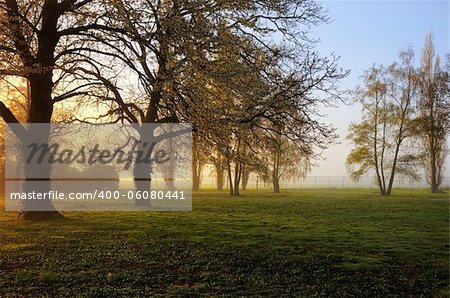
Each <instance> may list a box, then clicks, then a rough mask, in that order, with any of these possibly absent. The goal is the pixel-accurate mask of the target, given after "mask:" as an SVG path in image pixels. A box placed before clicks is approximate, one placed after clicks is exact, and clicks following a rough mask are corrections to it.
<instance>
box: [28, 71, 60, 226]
mask: <svg viewBox="0 0 450 298" xmlns="http://www.w3.org/2000/svg"><path fill="white" fill-rule="evenodd" d="M30 88H31V90H30V91H31V92H30V94H31V100H30V102H31V104H30V111H29V114H28V122H29V123H50V122H51V118H52V114H53V102H52V88H53V82H52V72H51V71H50V72H47V73H45V74H36V75H31V76H30ZM36 135H39V136H40V139H39V140H36V142H38V143H41V144H42V143H48V142H49V138H50V124H49V125H48V130H47V131H46V132H44V131H42V128H40V129H39V133H37V134H36V133H33V128H30V130H29V132H28V133H27V136H26V137H27V141H26V142H27V143H30V139H29V138H32V137H33V136H36ZM24 153H25V152H24ZM34 171H39V177H45V179H46V180H43V181H39V182H38V183H36V181H30V180H28V179H29V178H33V176H34V175H35V173H33V172H34ZM50 175H51V165H50V164H48V163H42V164H40V165H39V167H38V168H37V169H36V168H35V166H33V167H30V166H29V165H27V164H25V177H26V178H25V179H26V181H25V182H24V185H23V190H24V192H25V193H29V192H33V191H35V192H40V193H46V192H49V191H50V189H51V182H50ZM37 204H39V205H37ZM36 209H38V210H39V209H44V210H48V211H33V210H36ZM21 216H22V217H23V218H24V219H32V220H41V219H48V218H52V217H55V216H61V214H60V213H59V212H57V211H56V209H55V208H54V206H53V203H52V202H51V201H50V200H41V201H37V202H36V201H31V200H26V201H24V206H23V211H22V212H21Z"/></svg>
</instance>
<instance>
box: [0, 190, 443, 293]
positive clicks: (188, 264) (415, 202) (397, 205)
mask: <svg viewBox="0 0 450 298" xmlns="http://www.w3.org/2000/svg"><path fill="white" fill-rule="evenodd" d="M1 204H3V202H2V203H1ZM0 207H1V209H2V210H3V205H2V206H0ZM193 208H194V211H193V212H186V213H181V212H168V213H160V212H152V213H143V212H114V213H102V212H86V213H81V212H71V213H66V214H65V218H62V219H58V220H54V221H48V222H38V223H37V222H28V221H23V220H20V219H17V215H16V214H14V213H5V212H4V211H0V296H1V297H14V296H18V297H20V296H26V297H37V296H50V297H53V296H61V297H71V296H97V297H98V296H100V297H118V296H119V297H120V296H122V297H123V296H133V297H136V296H142V297H143V296H150V295H155V296H158V295H161V296H195V295H197V296H272V297H286V296H305V297H311V296H335V297H342V296H360V297H361V296H363V297H365V296H378V297H383V296H401V297H406V296H421V295H422V296H426V297H428V296H438V297H448V295H449V290H448V287H449V194H448V193H442V194H438V195H431V194H428V192H426V191H417V190H410V191H400V190H396V191H395V195H394V196H393V197H390V198H381V197H379V196H377V195H376V194H374V193H371V192H370V190H331V191H328V190H314V191H313V190H301V191H286V192H285V193H282V194H279V195H274V194H271V193H270V192H268V191H259V192H247V193H244V194H243V196H242V197H240V198H230V197H228V196H227V194H226V193H219V194H217V193H215V192H201V193H195V194H194V207H193Z"/></svg>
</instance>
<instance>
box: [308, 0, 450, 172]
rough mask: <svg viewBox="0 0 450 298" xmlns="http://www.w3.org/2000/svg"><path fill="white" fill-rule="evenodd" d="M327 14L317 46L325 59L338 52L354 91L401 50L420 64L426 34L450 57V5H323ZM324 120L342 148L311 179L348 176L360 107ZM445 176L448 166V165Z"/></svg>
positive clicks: (348, 85)
mask: <svg viewBox="0 0 450 298" xmlns="http://www.w3.org/2000/svg"><path fill="white" fill-rule="evenodd" d="M322 5H323V6H324V7H325V8H326V9H328V16H329V17H330V18H331V19H332V20H333V21H332V22H331V23H330V24H326V25H321V26H319V27H318V28H315V29H314V30H313V36H314V37H315V38H320V40H321V41H320V43H319V44H318V45H317V49H318V51H319V52H320V53H321V54H322V55H329V54H330V53H332V52H334V53H335V54H336V55H338V56H340V57H341V60H340V63H339V65H340V66H341V67H343V68H347V69H350V70H351V74H350V76H349V77H348V78H346V79H345V80H344V81H343V82H342V84H341V86H342V87H343V88H347V89H353V88H354V87H355V86H356V85H358V84H359V83H360V76H361V74H362V73H363V71H364V70H365V69H367V68H368V67H370V66H371V65H372V64H374V63H375V64H384V65H388V64H390V63H392V62H394V61H396V60H397V58H398V53H399V51H400V50H402V49H405V48H407V47H409V46H410V47H412V48H413V49H414V51H415V52H416V63H419V61H420V55H421V52H422V48H423V44H424V40H425V35H426V34H427V33H428V32H433V34H434V41H435V49H436V52H437V54H440V55H441V56H443V55H444V54H445V53H449V52H450V41H449V16H450V6H449V1H407V0H401V1H387V0H384V1H364V0H362V1H337V0H328V1H322ZM325 113H327V114H328V117H327V118H326V119H324V121H326V122H327V123H331V124H333V125H334V126H335V127H336V128H337V129H338V133H339V135H340V136H341V144H340V145H335V146H333V147H331V148H330V149H328V150H326V151H325V152H324V154H323V156H324V157H325V158H326V160H325V161H318V165H319V166H318V167H316V168H313V170H312V173H311V175H318V176H328V175H332V176H341V175H347V172H346V169H345V158H346V156H347V154H348V153H349V151H350V149H351V145H350V144H349V143H348V141H346V140H345V136H346V135H347V128H348V126H349V124H350V123H351V122H358V121H359V120H360V115H361V109H360V107H359V106H358V105H354V106H345V105H341V106H340V107H339V108H337V109H332V110H326V111H325ZM447 165H448V166H447V171H446V173H447V175H446V176H447V177H448V176H450V175H449V174H450V162H449V161H448V160H447Z"/></svg>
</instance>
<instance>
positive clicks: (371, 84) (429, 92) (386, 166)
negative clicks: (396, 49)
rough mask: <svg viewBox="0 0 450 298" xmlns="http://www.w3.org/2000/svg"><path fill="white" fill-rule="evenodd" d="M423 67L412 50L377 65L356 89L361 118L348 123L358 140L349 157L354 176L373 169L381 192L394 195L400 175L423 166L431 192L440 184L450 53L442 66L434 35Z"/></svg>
mask: <svg viewBox="0 0 450 298" xmlns="http://www.w3.org/2000/svg"><path fill="white" fill-rule="evenodd" d="M420 62H421V63H420V66H419V67H416V66H415V65H414V52H413V51H412V50H411V49H408V50H406V51H402V52H401V53H400V62H395V63H393V64H391V65H389V66H388V67H383V66H373V67H372V68H370V69H368V70H367V71H366V73H365V74H364V76H363V78H364V86H363V87H360V88H358V89H357V90H356V91H355V97H356V100H357V102H359V103H360V104H361V105H362V111H363V119H362V122H361V123H358V124H352V125H351V126H350V129H349V130H350V134H349V136H348V139H349V140H351V141H352V142H353V143H354V144H355V149H353V150H352V151H351V153H350V155H349V156H348V158H347V165H348V169H349V172H350V173H351V176H352V177H353V178H354V179H356V180H358V179H359V178H360V177H361V176H363V175H365V174H368V173H374V174H375V177H376V181H377V184H378V187H379V189H380V194H381V195H390V194H391V192H392V188H393V185H394V179H395V176H396V175H397V174H399V175H403V176H407V177H411V178H413V179H417V178H419V175H420V170H419V168H420V166H422V168H423V170H424V173H425V174H426V178H427V182H428V183H429V185H430V187H431V191H432V192H433V193H435V192H438V190H439V186H440V184H441V183H442V178H443V168H444V165H445V158H446V156H447V155H448V152H449V151H448V148H447V145H446V140H447V137H448V134H449V132H450V56H447V63H446V65H445V66H444V67H442V66H441V61H440V57H439V56H438V55H436V54H435V50H434V45H433V35H432V34H431V33H430V34H428V35H427V37H426V41H425V46H424V49H423V52H422V56H421V61H420Z"/></svg>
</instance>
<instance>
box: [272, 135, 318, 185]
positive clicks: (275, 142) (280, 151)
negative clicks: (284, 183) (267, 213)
mask: <svg viewBox="0 0 450 298" xmlns="http://www.w3.org/2000/svg"><path fill="white" fill-rule="evenodd" d="M266 148H267V153H268V161H267V168H268V172H269V175H268V178H269V179H270V182H271V183H272V185H273V191H274V192H275V193H279V192H280V181H281V180H282V179H297V178H304V177H306V174H307V173H308V172H309V171H310V169H311V160H310V158H311V155H312V152H308V151H307V150H305V148H301V147H299V145H298V144H297V143H295V142H293V141H292V140H290V139H288V138H286V137H283V136H281V135H279V134H277V133H272V134H270V136H269V137H268V138H267V141H266Z"/></svg>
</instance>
